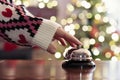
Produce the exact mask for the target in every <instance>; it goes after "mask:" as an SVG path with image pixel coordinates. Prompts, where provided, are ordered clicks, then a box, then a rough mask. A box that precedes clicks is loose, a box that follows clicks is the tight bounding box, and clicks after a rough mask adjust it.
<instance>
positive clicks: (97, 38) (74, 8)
mask: <svg viewBox="0 0 120 80" xmlns="http://www.w3.org/2000/svg"><path fill="white" fill-rule="evenodd" d="M20 1H21V3H22V4H24V5H26V6H28V3H30V1H29V0H16V4H18V3H20ZM31 1H33V0H31ZM34 2H37V4H38V7H39V8H40V9H43V8H46V7H47V8H48V9H52V8H56V7H57V6H58V4H59V3H58V1H57V0H35V1H34ZM34 2H32V4H33V3H34ZM66 8H67V12H66V13H67V14H66V15H67V16H66V18H64V19H61V20H58V18H57V16H56V15H55V16H51V17H50V19H51V20H53V21H58V22H60V24H61V25H62V26H64V29H65V31H67V32H69V33H70V34H71V35H73V36H75V37H76V38H78V39H79V40H80V41H81V42H83V48H86V49H89V50H90V51H91V53H92V57H93V59H95V60H96V59H97V60H110V59H112V60H119V58H120V47H119V44H120V36H119V32H118V31H117V30H116V28H115V26H116V25H117V22H116V21H115V20H113V19H112V18H110V17H108V16H107V11H106V7H105V4H104V0H71V1H70V3H68V4H67V5H66ZM56 45H57V49H58V52H56V54H55V57H56V58H59V59H63V56H64V55H65V54H64V53H66V51H67V50H68V49H69V48H70V46H69V45H68V46H67V47H63V46H60V45H59V44H56ZM61 53H63V56H62V55H61Z"/></svg>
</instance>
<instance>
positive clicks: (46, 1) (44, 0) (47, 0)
mask: <svg viewBox="0 0 120 80" xmlns="http://www.w3.org/2000/svg"><path fill="white" fill-rule="evenodd" d="M41 1H42V0H41ZM43 2H44V3H48V2H49V0H43Z"/></svg>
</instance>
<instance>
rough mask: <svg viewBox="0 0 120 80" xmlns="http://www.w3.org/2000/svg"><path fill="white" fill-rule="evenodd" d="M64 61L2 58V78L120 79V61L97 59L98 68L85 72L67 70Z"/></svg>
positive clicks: (33, 79)
mask: <svg viewBox="0 0 120 80" xmlns="http://www.w3.org/2000/svg"><path fill="white" fill-rule="evenodd" d="M63 62H64V61H53V60H48V61H47V60H46V61H45V60H1V61H0V80H120V77H119V76H120V62H119V61H116V62H115V61H114V62H113V61H95V63H96V68H95V69H88V70H85V71H84V72H80V71H79V70H77V72H75V71H74V70H72V71H65V70H64V69H63V68H62V66H61V64H62V63H63Z"/></svg>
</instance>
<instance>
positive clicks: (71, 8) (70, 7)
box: [67, 4, 74, 12]
mask: <svg viewBox="0 0 120 80" xmlns="http://www.w3.org/2000/svg"><path fill="white" fill-rule="evenodd" d="M67 10H68V11H70V12H72V11H74V6H73V5H72V4H67Z"/></svg>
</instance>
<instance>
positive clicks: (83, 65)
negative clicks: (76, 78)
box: [62, 60, 95, 69]
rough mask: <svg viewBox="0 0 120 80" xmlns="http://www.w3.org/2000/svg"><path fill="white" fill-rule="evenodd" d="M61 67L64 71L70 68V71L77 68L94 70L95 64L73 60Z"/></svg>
mask: <svg viewBox="0 0 120 80" xmlns="http://www.w3.org/2000/svg"><path fill="white" fill-rule="evenodd" d="M62 67H63V68H64V69H66V68H72V69H77V68H94V67H95V63H94V62H93V61H74V60H69V61H65V62H63V64H62Z"/></svg>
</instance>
